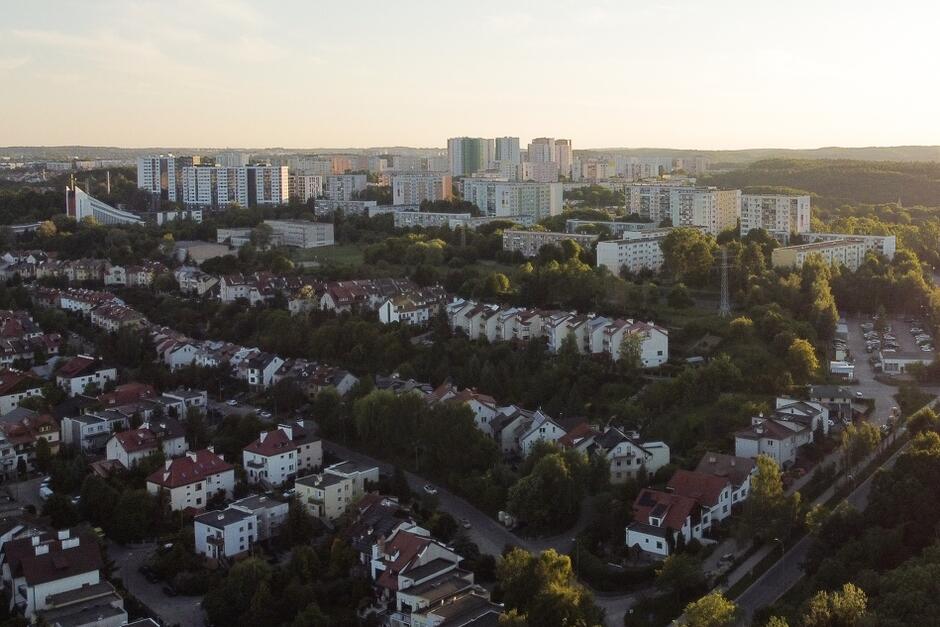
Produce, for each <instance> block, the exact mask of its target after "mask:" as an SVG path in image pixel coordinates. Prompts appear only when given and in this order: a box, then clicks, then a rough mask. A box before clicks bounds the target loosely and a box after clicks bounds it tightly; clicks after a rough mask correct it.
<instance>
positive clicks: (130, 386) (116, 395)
mask: <svg viewBox="0 0 940 627" xmlns="http://www.w3.org/2000/svg"><path fill="white" fill-rule="evenodd" d="M156 395H157V391H156V390H155V389H153V386H152V385H150V384H147V383H125V384H124V385H119V386H117V387H116V388H114V390H113V391H112V392H107V393H105V394H101V395H100V396H98V402H99V403H101V404H102V405H104V406H105V407H111V406H115V405H129V404H131V403H133V402H134V401H139V400H141V399H144V398H153V397H154V396H156Z"/></svg>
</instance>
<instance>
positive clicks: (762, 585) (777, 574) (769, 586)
mask: <svg viewBox="0 0 940 627" xmlns="http://www.w3.org/2000/svg"><path fill="white" fill-rule="evenodd" d="M905 448H906V446H904V447H902V448H901V449H900V450H898V451H897V452H896V453H895V454H894V455H892V456H891V457H890V458H888V459H887V460H886V461H885V463H884V464H882V466H881V468H892V467H893V466H894V464H895V462H896V461H897V459H898V457H899V456H900V455H901V453H902V452H904V449H905ZM877 472H878V471H877V470H876V471H875V472H874V473H872V475H871V476H869V477H868V478H867V479H866V480H865V481H863V482H862V483H861V485H859V486H858V487H856V488H855V489H854V490H853V491H852V492H851V493H850V494H849V495H848V497H846V501H848V502H849V504H850V505H852V507H854V508H855V509H857V510H859V511H861V510H863V509H864V508H865V507H866V506H867V505H868V497H869V495H870V494H871V488H872V481H873V480H874V477H875V474H877ZM830 490H831V489H830ZM830 495H831V492H830V491H827V492H826V493H825V494H823V496H822V497H820V499H817V502H819V501H824V500H826V499H828V498H829V497H830ZM812 542H813V540H812V538H811V537H810V536H809V535H807V536H805V537H804V538H803V539H802V540H800V541H799V542H797V543H796V544H795V545H793V547H792V548H791V549H790V550H789V551H787V552H786V554H785V555H783V557H782V558H781V559H780V560H778V561H777V562H775V563H774V564H773V565H772V566H771V567H770V568H768V569H767V570H766V571H765V572H764V574H763V575H761V576H760V578H758V579H757V581H755V582H754V583H753V584H752V585H751V586H750V587H749V588H748V589H747V590H745V591H744V592H743V593H742V594H741V595H740V596H739V597H738V598H737V599H735V602H736V603H737V604H738V607H739V608H741V612H742V618H743V619H744V620H745V621H746V620H748V619H750V617H751V616H752V615H753V614H754V612H755V611H757V610H759V609H760V608H762V607H766V606H768V605H771V604H773V603H774V602H775V601H776V600H777V599H779V598H780V597H781V596H783V595H784V594H786V593H787V591H788V590H790V588H792V587H793V586H794V585H796V583H797V582H798V581H799V580H800V579H801V578H802V577H803V568H802V564H803V562H804V561H805V559H806V555H807V553H808V552H809V549H810V547H811V546H812Z"/></svg>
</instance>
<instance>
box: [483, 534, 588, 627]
mask: <svg viewBox="0 0 940 627" xmlns="http://www.w3.org/2000/svg"><path fill="white" fill-rule="evenodd" d="M496 579H497V582H498V585H499V590H500V591H501V593H502V600H503V602H504V603H505V605H506V607H507V608H508V609H509V611H510V612H512V611H513V610H515V614H513V617H514V620H513V622H512V623H510V624H512V625H519V624H520V620H521V621H523V624H529V625H533V626H534V625H539V626H542V625H544V626H546V627H562V626H563V625H585V626H588V625H591V626H593V625H599V624H602V623H603V612H602V611H601V610H600V609H599V608H598V607H597V606H596V605H595V604H594V599H593V597H592V596H591V594H590V593H589V592H588V591H586V590H585V589H584V588H583V587H582V586H580V585H579V584H578V583H577V582H576V581H575V579H574V573H573V572H572V570H571V559H570V558H569V557H568V556H566V555H560V554H559V553H558V552H556V551H555V550H554V549H549V550H547V551H544V552H543V553H541V554H540V555H537V556H536V555H532V554H531V553H529V552H528V551H525V550H523V549H518V548H517V549H513V550H512V551H510V552H509V553H507V554H506V555H504V556H503V557H502V559H500V561H499V564H498V565H497V568H496Z"/></svg>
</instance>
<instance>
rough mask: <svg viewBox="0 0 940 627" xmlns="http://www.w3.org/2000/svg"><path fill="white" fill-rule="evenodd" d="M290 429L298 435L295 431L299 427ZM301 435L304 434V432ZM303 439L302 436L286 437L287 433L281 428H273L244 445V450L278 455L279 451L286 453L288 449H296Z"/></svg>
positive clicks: (265, 454) (269, 455)
mask: <svg viewBox="0 0 940 627" xmlns="http://www.w3.org/2000/svg"><path fill="white" fill-rule="evenodd" d="M291 430H292V431H293V432H294V435H295V436H298V435H300V434H298V433H296V431H299V430H300V427H292V429H291ZM303 435H304V436H305V435H306V433H304V434H303ZM304 439H305V438H304V437H295V438H294V439H293V440H292V439H291V438H289V437H287V433H285V432H284V430H283V429H275V430H273V431H268V432H266V433H263V434H261V437H259V438H258V439H257V440H255V441H254V442H252V443H251V444H249V445H248V446H246V447H245V450H246V451H247V452H249V453H255V454H256V455H262V456H264V457H271V456H272V455H280V454H281V453H287V452H288V451H292V450H294V449H296V448H297V446H298V445H299V444H300V441H301V440H304Z"/></svg>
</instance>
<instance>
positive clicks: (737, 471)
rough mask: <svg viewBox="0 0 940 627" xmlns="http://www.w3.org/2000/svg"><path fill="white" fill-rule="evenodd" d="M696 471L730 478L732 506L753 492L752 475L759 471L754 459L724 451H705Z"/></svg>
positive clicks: (744, 499)
mask: <svg viewBox="0 0 940 627" xmlns="http://www.w3.org/2000/svg"><path fill="white" fill-rule="evenodd" d="M695 472H698V473H706V474H710V475H714V476H716V477H722V478H726V479H728V481H729V482H730V483H731V507H732V508H733V507H734V506H735V505H738V504H740V503H742V502H744V501H746V500H747V498H748V496H750V494H751V477H752V476H753V475H754V473H756V472H757V464H756V463H755V462H754V460H753V459H748V458H746V457H736V456H734V455H726V454H724V453H705V455H703V456H702V459H701V461H699V463H698V466H697V467H696V468H695Z"/></svg>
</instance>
